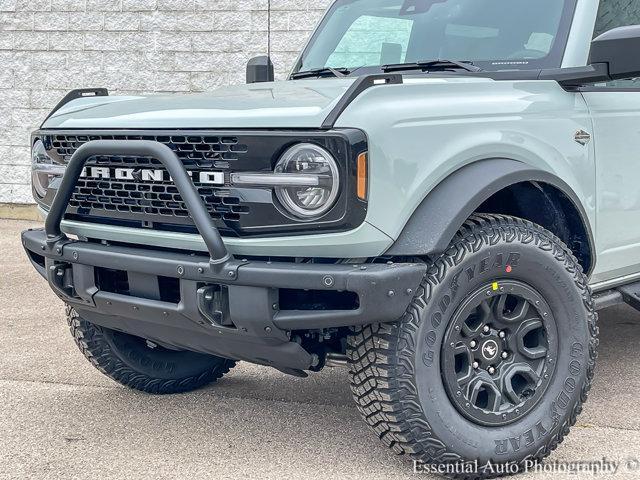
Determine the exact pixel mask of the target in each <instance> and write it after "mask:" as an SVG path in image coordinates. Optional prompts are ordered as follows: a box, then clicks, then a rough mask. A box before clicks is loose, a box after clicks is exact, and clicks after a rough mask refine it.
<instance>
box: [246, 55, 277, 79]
mask: <svg viewBox="0 0 640 480" xmlns="http://www.w3.org/2000/svg"><path fill="white" fill-rule="evenodd" d="M274 79H275V75H274V73H273V63H271V59H270V58H269V57H267V56H262V57H254V58H252V59H251V60H249V62H248V63H247V83H259V82H273V80H274Z"/></svg>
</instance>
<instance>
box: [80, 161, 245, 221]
mask: <svg viewBox="0 0 640 480" xmlns="http://www.w3.org/2000/svg"><path fill="white" fill-rule="evenodd" d="M87 165H88V167H92V166H98V167H100V166H105V167H107V168H111V167H117V168H132V169H136V168H138V169H139V168H147V169H148V168H154V169H162V165H161V164H160V162H158V161H157V160H154V159H150V158H144V157H119V156H106V157H103V156H101V157H94V158H92V159H90V160H89V161H88V162H87ZM191 171H192V172H195V171H196V170H191ZM194 184H195V185H196V188H197V189H198V192H199V193H200V196H201V197H202V199H203V200H204V202H205V204H206V205H207V207H208V209H209V214H210V215H211V218H213V219H214V220H226V221H239V220H240V215H247V214H249V213H250V208H249V206H247V205H243V204H242V202H241V200H240V198H239V197H237V196H234V195H233V194H232V193H231V192H230V190H228V189H224V188H212V187H211V186H203V185H201V184H199V183H198V182H197V181H195V182H194ZM69 206H70V207H72V208H75V209H76V213H78V214H80V215H82V214H89V213H90V212H91V211H92V210H93V211H99V210H104V211H107V212H118V213H125V214H133V215H136V214H144V215H147V216H149V215H152V216H164V217H172V218H167V219H165V220H164V221H166V222H167V223H173V222H175V221H176V220H178V219H188V218H189V212H188V211H187V208H186V206H185V204H184V202H183V201H182V198H181V197H180V194H179V193H178V189H177V188H176V187H175V186H174V185H173V183H172V182H171V181H170V180H168V179H165V180H162V181H154V182H138V181H135V180H112V179H94V178H81V179H80V180H79V181H78V183H77V185H76V189H75V191H74V194H73V196H72V197H71V201H70V202H69Z"/></svg>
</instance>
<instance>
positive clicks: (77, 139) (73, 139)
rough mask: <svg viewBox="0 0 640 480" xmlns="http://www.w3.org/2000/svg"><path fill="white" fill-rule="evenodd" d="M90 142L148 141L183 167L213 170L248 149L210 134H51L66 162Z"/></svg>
mask: <svg viewBox="0 0 640 480" xmlns="http://www.w3.org/2000/svg"><path fill="white" fill-rule="evenodd" d="M91 140H152V141H156V142H160V143H162V144H164V145H166V146H167V147H169V148H170V149H171V150H173V151H174V152H175V154H176V155H177V156H178V158H180V160H182V162H183V163H184V164H185V165H186V166H201V167H212V166H216V167H217V168H229V164H228V163H227V162H233V161H235V160H238V159H239V158H240V156H241V155H243V154H246V153H247V152H248V149H249V147H248V146H247V145H245V144H243V143H241V142H240V141H239V139H238V137H235V136H211V135H206V136H205V135H54V136H53V142H52V146H53V149H54V150H55V152H56V153H57V154H58V155H59V156H60V157H61V158H62V159H63V160H65V161H68V160H69V159H70V158H71V156H72V155H73V154H74V153H75V151H76V150H77V149H78V148H79V147H80V146H81V145H82V144H83V143H86V142H89V141H91ZM215 163H218V165H215Z"/></svg>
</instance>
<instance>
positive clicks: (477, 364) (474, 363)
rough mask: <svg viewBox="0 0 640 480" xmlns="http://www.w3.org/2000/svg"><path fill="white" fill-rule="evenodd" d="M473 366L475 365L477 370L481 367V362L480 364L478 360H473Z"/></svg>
mask: <svg viewBox="0 0 640 480" xmlns="http://www.w3.org/2000/svg"><path fill="white" fill-rule="evenodd" d="M472 366H473V368H475V369H476V370H477V369H478V368H480V364H479V363H478V362H473V364H472Z"/></svg>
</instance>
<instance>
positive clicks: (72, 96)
mask: <svg viewBox="0 0 640 480" xmlns="http://www.w3.org/2000/svg"><path fill="white" fill-rule="evenodd" d="M108 96H109V91H108V90H107V89H106V88H78V89H76V90H71V91H70V92H69V93H67V94H66V95H65V96H64V98H63V99H62V100H60V101H59V102H58V104H57V105H56V106H55V107H54V108H53V110H51V112H49V115H47V118H45V119H44V122H42V125H40V128H42V126H43V125H44V124H45V123H46V121H47V120H49V119H50V118H51V117H52V116H53V114H54V113H56V112H57V111H58V110H60V109H61V108H62V107H64V106H65V105H66V104H67V103H69V102H70V101H72V100H76V99H78V98H86V97H108Z"/></svg>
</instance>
